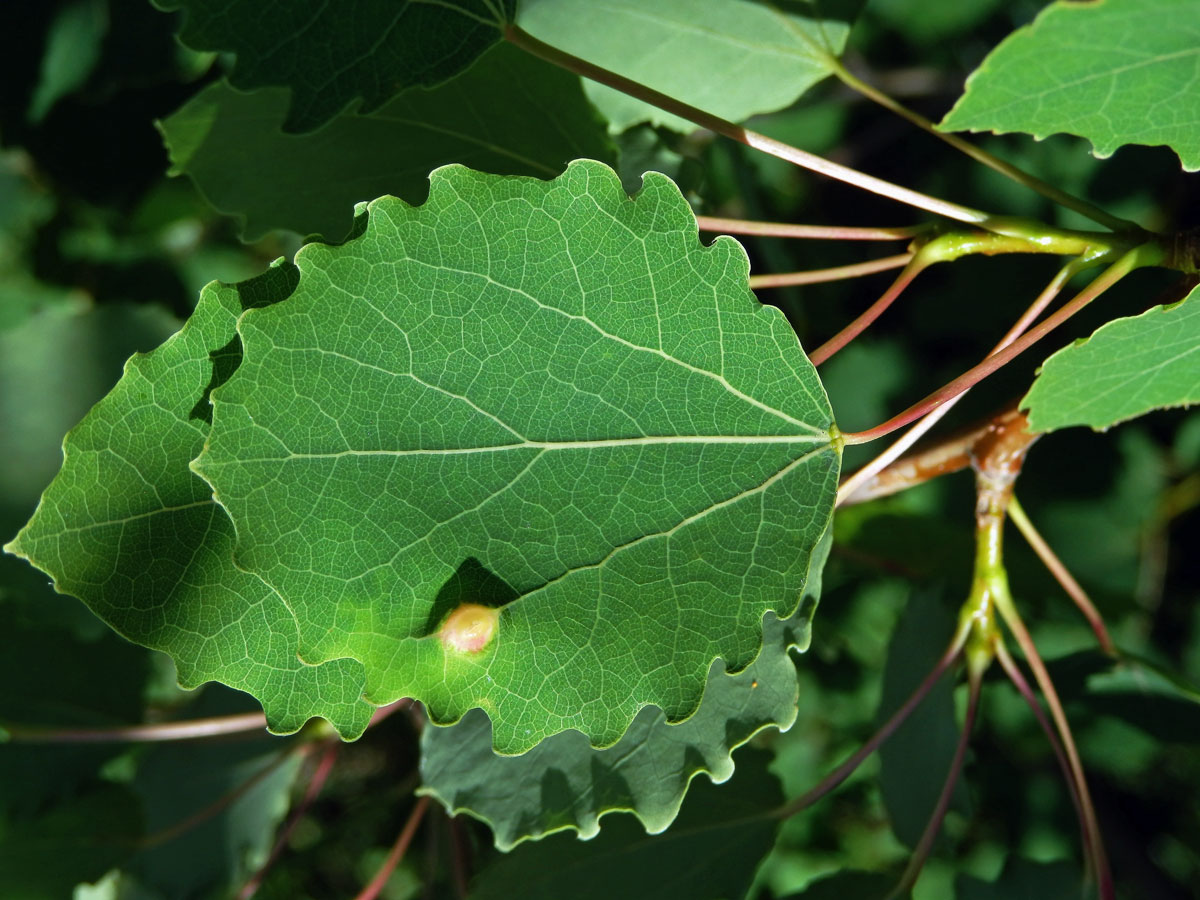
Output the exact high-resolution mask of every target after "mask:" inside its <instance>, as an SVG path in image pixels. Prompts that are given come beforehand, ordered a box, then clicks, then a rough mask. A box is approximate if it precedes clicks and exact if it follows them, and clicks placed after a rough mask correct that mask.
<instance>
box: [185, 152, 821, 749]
mask: <svg viewBox="0 0 1200 900" xmlns="http://www.w3.org/2000/svg"><path fill="white" fill-rule="evenodd" d="M368 209H369V215H370V219H369V222H368V224H367V226H366V229H365V231H364V233H363V234H362V236H361V237H359V238H357V239H355V240H354V241H351V242H348V243H346V244H343V245H341V246H340V247H325V246H323V245H319V244H309V245H308V246H306V247H305V248H304V250H303V251H301V253H300V254H299V255H298V256H297V266H299V268H300V284H299V287H298V288H297V289H296V291H295V293H294V294H293V295H292V296H291V297H290V298H289V299H288V301H287V302H286V303H282V304H278V305H276V306H273V307H269V308H266V309H258V310H253V311H251V312H248V313H246V314H245V315H243V316H242V317H241V319H240V320H239V323H238V331H239V334H240V336H241V340H242V342H243V346H244V348H245V358H244V360H243V361H242V364H241V366H240V367H239V368H238V370H237V372H235V373H234V374H233V375H232V377H231V378H230V380H229V381H228V383H226V384H224V385H223V386H221V387H220V388H218V389H216V390H214V392H213V406H214V413H213V430H212V434H211V436H210V438H209V440H208V441H207V443H206V445H205V448H204V452H203V454H202V455H201V456H200V457H199V459H198V460H196V462H195V463H194V464H193V467H194V469H195V470H196V471H198V472H199V473H200V474H201V475H203V477H204V478H205V479H206V480H208V481H209V483H210V484H211V485H212V486H213V489H214V491H215V492H216V495H217V496H218V497H219V498H220V502H221V504H222V505H223V507H224V508H225V509H226V510H228V511H229V514H230V518H231V519H232V520H233V522H234V525H235V528H236V531H237V536H238V547H237V555H238V564H239V565H240V566H242V567H244V568H245V569H246V570H248V571H251V572H254V573H255V574H257V575H258V576H260V577H261V578H262V579H264V580H265V581H266V582H267V583H269V584H270V585H272V586H273V587H274V588H275V589H276V590H277V591H278V592H279V594H280V596H281V597H284V598H285V599H286V602H287V604H288V608H289V609H290V610H291V612H292V614H293V615H294V617H295V621H296V622H297V623H298V624H299V626H300V633H301V641H300V653H301V656H302V657H303V658H304V659H306V660H309V661H313V662H318V661H324V660H333V659H339V658H345V657H350V658H353V659H358V660H362V661H363V663H364V664H365V666H366V672H367V683H366V693H365V695H366V696H367V697H368V698H369V699H371V700H372V702H376V703H381V704H382V703H387V702H390V701H391V700H395V699H397V698H399V697H413V698H415V699H419V700H421V701H422V702H424V703H425V704H426V708H427V709H428V710H429V713H430V716H431V718H433V719H434V720H435V721H438V722H447V723H449V722H454V721H457V720H458V719H459V718H460V717H461V716H462V715H464V714H465V713H466V712H467V710H469V709H472V708H474V707H480V708H482V709H484V710H485V711H486V712H487V713H488V714H489V716H490V717H491V719H492V723H493V738H494V740H495V743H496V748H497V750H499V751H500V752H502V753H517V752H524V751H526V750H528V749H530V748H532V747H533V746H534V745H535V744H537V743H538V742H539V741H540V740H542V739H543V738H544V737H546V736H548V735H550V734H555V733H557V732H560V731H565V730H567V729H568V728H576V729H578V730H580V731H582V732H584V733H585V734H586V735H587V736H588V738H589V739H590V740H591V741H592V743H593V744H594V745H596V746H605V745H608V744H612V743H615V742H616V741H617V740H619V739H620V737H621V735H622V734H624V733H625V731H626V729H627V728H628V727H629V724H630V722H631V721H632V720H633V718H634V716H635V715H636V713H637V711H638V710H639V709H640V708H641V707H642V706H645V705H646V704H651V703H652V704H654V705H656V706H658V707H660V708H661V709H663V710H664V712H665V713H666V714H667V718H668V719H669V720H672V721H679V720H681V719H684V718H687V717H688V716H690V715H691V714H692V713H693V712H694V711H695V709H696V707H697V706H698V705H699V702H700V696H701V694H702V693H703V690H704V684H705V682H706V680H707V678H708V672H709V668H710V666H711V664H712V661H713V660H714V659H715V658H717V657H721V658H722V659H724V660H725V661H726V663H727V664H728V666H729V668H730V670H731V671H737V670H740V669H742V668H743V667H745V666H746V665H748V664H749V663H751V662H752V661H753V660H754V658H755V657H756V656H757V655H758V652H759V649H760V647H761V643H762V635H763V632H762V617H763V615H764V614H765V613H766V612H767V611H768V610H775V611H777V612H779V613H781V614H783V615H790V614H791V613H792V612H793V611H794V609H795V608H796V606H798V605H799V603H800V599H801V596H802V594H803V591H804V587H805V584H806V583H807V581H808V579H809V577H810V575H813V574H815V571H814V568H813V561H814V558H815V554H816V551H817V548H818V546H819V545H820V543H821V539H822V537H823V536H824V534H825V532H826V529H827V527H828V523H829V516H830V514H831V512H832V503H833V495H834V493H835V489H836V483H837V473H838V457H839V454H838V448H836V447H835V446H834V445H833V441H832V439H831V437H830V430H829V429H830V426H831V425H832V415H831V412H830V410H829V408H828V405H827V403H826V400H825V395H824V391H823V389H822V388H821V385H820V381H819V379H818V378H817V376H816V372H815V370H814V369H813V367H812V364H811V363H810V362H809V361H808V359H807V357H805V355H804V352H803V350H802V349H801V348H800V345H799V343H798V342H797V340H796V336H795V334H794V332H792V330H791V329H790V328H789V327H788V325H787V323H786V321H785V320H784V318H783V316H782V315H781V314H780V313H779V311H778V310H775V309H771V308H769V307H763V306H761V305H760V304H759V303H758V302H757V301H756V300H755V299H754V297H753V295H752V294H751V293H750V291H749V288H748V286H747V280H746V279H747V270H748V264H747V260H746V256H745V253H744V251H743V250H742V248H741V247H740V246H739V245H738V244H737V243H736V242H734V241H732V240H730V239H727V238H726V239H718V240H717V241H715V242H713V243H712V244H711V245H710V246H708V247H705V246H703V245H702V244H701V243H700V241H699V238H698V235H697V231H696V222H695V218H694V216H693V214H692V212H691V210H690V208H689V207H688V205H687V203H686V202H685V201H684V199H683V198H682V197H681V196H680V194H679V191H678V188H677V187H676V186H675V185H674V184H673V183H671V182H670V181H669V180H668V179H666V178H664V177H662V176H659V175H650V176H648V177H647V178H646V182H645V186H644V187H643V188H642V190H641V192H640V193H639V194H638V196H637V197H636V198H635V199H633V200H631V199H630V198H628V197H627V196H626V195H625V193H624V191H623V190H622V189H621V184H620V181H619V180H618V178H617V175H616V173H615V172H613V171H612V170H611V169H609V168H608V167H606V166H604V165H603V164H602V163H598V162H595V161H590V160H577V161H575V162H573V163H572V164H571V165H570V166H569V167H568V168H567V171H566V173H564V174H563V175H561V176H559V177H558V178H557V179H555V180H554V181H552V182H549V183H546V182H541V181H536V180H534V179H529V178H500V177H496V176H491V175H485V174H482V173H476V172H471V171H470V170H468V169H464V168H461V167H448V168H444V169H441V170H439V171H438V172H436V173H434V175H433V177H432V179H431V189H430V195H429V200H428V201H426V203H425V204H424V206H421V207H417V208H414V207H410V206H408V205H407V204H405V203H403V202H402V201H399V200H396V199H394V198H387V197H385V198H381V199H379V200H377V201H375V202H374V203H372V204H370V206H369V207H368ZM535 247H536V248H537V249H536V252H531V248H535ZM700 473H703V477H699V476H700ZM418 485H419V488H417V487H414V486H418ZM351 547H352V548H353V552H348V548H351ZM468 574H469V575H472V577H475V578H483V579H484V580H490V581H492V582H495V584H496V592H495V593H496V597H497V598H498V602H497V603H496V604H494V607H499V611H498V613H497V616H498V625H497V630H496V632H495V640H492V641H490V643H487V644H486V646H484V647H483V648H480V649H479V650H478V651H466V650H458V649H455V648H454V647H452V646H450V645H448V644H446V643H444V642H443V641H442V640H441V639H439V629H440V628H441V627H442V624H443V622H445V621H446V619H447V617H448V615H449V614H450V613H451V611H452V610H454V609H455V608H456V607H457V606H458V605H459V603H460V602H461V601H462V600H463V599H464V596H463V594H462V587H463V585H462V583H461V578H462V576H464V575H468ZM731 597H738V598H739V599H738V602H737V603H731V602H730V598H731Z"/></svg>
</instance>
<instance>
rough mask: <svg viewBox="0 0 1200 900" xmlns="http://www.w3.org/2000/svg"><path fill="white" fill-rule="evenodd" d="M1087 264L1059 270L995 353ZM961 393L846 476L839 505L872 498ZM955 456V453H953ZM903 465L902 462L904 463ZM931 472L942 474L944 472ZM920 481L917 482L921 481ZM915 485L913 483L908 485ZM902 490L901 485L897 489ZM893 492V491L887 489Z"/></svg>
mask: <svg viewBox="0 0 1200 900" xmlns="http://www.w3.org/2000/svg"><path fill="white" fill-rule="evenodd" d="M1085 264H1086V263H1085V262H1084V261H1083V260H1080V259H1073V260H1071V261H1070V262H1068V263H1067V264H1066V265H1064V266H1063V267H1062V268H1061V269H1059V270H1058V274H1056V275H1055V276H1054V277H1053V278H1052V279H1051V280H1050V283H1049V284H1047V285H1046V286H1045V287H1044V288H1042V292H1041V293H1040V294H1038V295H1037V297H1036V298H1035V299H1034V301H1033V303H1031V304H1030V305H1029V307H1028V308H1027V309H1026V310H1025V312H1024V313H1022V314H1021V318H1019V319H1018V320H1017V321H1016V322H1015V323H1014V324H1013V326H1012V328H1010V329H1009V330H1008V332H1007V333H1006V334H1005V335H1004V337H1002V338H1001V339H1000V343H998V344H997V345H996V346H995V347H993V348H992V353H998V352H999V351H1000V350H1002V349H1004V348H1005V347H1007V346H1008V345H1009V344H1011V343H1012V342H1013V341H1015V340H1016V339H1017V338H1019V337H1020V336H1021V335H1022V334H1024V332H1025V330H1026V329H1027V328H1028V327H1029V326H1030V325H1031V324H1032V323H1033V322H1034V321H1035V320H1036V319H1037V317H1038V316H1039V315H1041V314H1042V311H1043V310H1044V309H1045V308H1046V307H1047V306H1048V305H1049V304H1050V302H1051V301H1052V300H1053V299H1054V298H1055V297H1057V296H1058V294H1059V292H1060V291H1061V290H1062V289H1063V286H1064V285H1066V283H1067V282H1068V281H1070V280H1071V278H1072V277H1074V275H1075V274H1076V273H1077V272H1078V271H1079V270H1080V268H1082V266H1084V265H1085ZM961 397H962V394H959V396H958V397H955V398H953V399H951V400H947V401H946V402H945V403H943V404H942V405H941V406H939V407H937V408H936V409H934V410H931V411H930V412H929V413H928V414H926V415H925V416H924V417H923V418H922V419H921V421H919V422H918V423H917V424H916V425H914V426H913V427H912V428H910V429H909V430H908V431H906V432H905V433H904V435H903V436H901V437H900V439H899V440H897V441H895V442H894V443H892V445H891V446H890V447H888V448H887V449H886V450H884V451H883V452H882V453H880V454H879V455H878V456H877V457H875V458H874V459H873V460H871V461H870V462H869V463H867V464H866V465H865V466H863V467H862V468H861V469H859V470H858V471H857V472H855V473H854V474H853V475H851V476H850V477H849V478H847V479H846V480H845V481H843V482H842V484H841V486H840V487H839V488H838V496H837V505H838V506H843V505H846V504H848V503H858V502H861V501H862V500H867V499H871V497H870V496H863V494H866V495H870V494H871V491H872V490H873V485H874V483H875V481H876V480H877V479H880V480H881V479H882V474H883V472H884V470H885V469H887V468H888V467H889V466H891V464H892V463H893V462H895V460H896V459H897V458H899V456H900V455H901V454H902V453H904V451H905V450H907V449H908V448H909V447H911V446H912V445H913V444H915V443H916V442H917V441H918V440H920V438H921V437H922V436H923V435H924V434H926V433H927V432H928V431H929V429H931V428H932V427H933V426H934V425H936V424H937V423H938V422H939V421H940V420H941V419H942V418H943V417H944V416H945V415H946V414H947V413H948V412H950V410H951V409H953V408H954V405H955V404H956V403H958V401H959V399H961ZM951 455H953V454H951ZM902 465H903V463H902ZM932 474H943V473H941V472H938V473H932ZM920 483H921V482H920V481H917V482H914V484H920ZM906 486H912V485H906ZM896 489H897V490H899V489H900V488H896ZM888 493H892V491H888Z"/></svg>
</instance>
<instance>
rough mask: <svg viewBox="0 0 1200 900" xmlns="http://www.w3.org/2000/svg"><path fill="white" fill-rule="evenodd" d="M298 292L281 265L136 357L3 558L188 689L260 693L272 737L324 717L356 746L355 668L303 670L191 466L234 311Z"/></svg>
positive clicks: (72, 442)
mask: <svg viewBox="0 0 1200 900" xmlns="http://www.w3.org/2000/svg"><path fill="white" fill-rule="evenodd" d="M293 283H294V277H293V270H291V269H290V267H279V268H274V269H271V270H269V271H268V273H267V274H266V275H264V276H262V277H260V278H258V279H255V280H253V281H249V282H243V283H242V284H239V285H236V286H232V287H230V286H225V285H219V284H216V283H214V284H212V285H210V286H209V287H207V288H205V289H204V291H203V292H202V294H201V297H200V303H199V305H198V306H197V307H196V311H195V313H193V315H192V318H191V319H189V320H188V323H187V325H185V326H184V328H183V330H182V331H181V332H179V333H178V334H176V335H175V336H174V337H172V338H170V339H168V340H167V342H166V343H165V344H163V345H162V346H161V347H159V348H158V349H157V350H155V351H153V352H151V353H148V354H145V355H138V356H134V357H133V358H132V359H130V361H129V362H128V363H127V364H126V367H125V374H124V375H123V376H122V378H121V381H120V382H119V383H118V384H117V386H116V387H115V388H113V390H112V392H111V393H109V395H108V396H107V397H105V398H104V399H103V400H101V401H100V402H99V403H98V404H96V406H95V407H93V408H92V410H91V412H89V413H88V414H87V416H86V417H84V419H83V421H82V422H80V423H79V425H77V426H76V427H75V428H74V429H72V431H71V432H70V433H69V434H68V435H67V437H66V440H65V441H64V446H63V455H64V460H63V466H62V469H61V470H60V472H59V473H58V475H57V477H56V478H55V479H54V481H53V482H52V483H51V485H50V487H48V488H47V489H46V492H45V494H43V495H42V500H41V503H40V504H39V506H38V509H37V512H36V513H35V514H34V516H33V518H32V519H30V521H29V523H28V524H27V525H26V526H25V528H24V529H23V530H22V531H21V533H20V534H19V535H18V536H17V537H16V539H15V540H13V541H12V543H10V544H9V545H8V546H6V547H5V549H6V550H7V551H8V552H10V553H15V554H17V555H18V556H22V557H24V558H26V559H28V560H29V561H30V562H31V563H33V564H34V565H35V566H37V567H38V568H39V569H41V570H42V571H44V572H46V573H47V574H48V575H50V576H51V578H53V579H54V582H55V587H56V588H57V589H58V590H59V591H61V592H63V593H68V594H73V595H75V596H76V597H79V598H80V599H81V600H83V601H84V603H86V604H87V605H88V606H89V607H90V608H91V609H92V611H93V612H95V613H96V614H97V615H98V616H100V618H102V619H104V621H106V622H107V623H108V624H109V625H111V626H112V627H113V628H114V629H115V630H116V631H118V632H120V633H121V634H123V635H124V636H125V637H127V638H129V639H130V640H132V641H135V642H136V643H139V644H143V645H144V646H147V647H152V648H155V649H159V650H163V651H165V652H167V653H169V654H170V655H171V656H172V657H173V658H174V660H175V663H176V666H177V667H178V670H179V679H180V683H181V684H183V685H184V686H185V687H196V686H198V685H200V684H201V683H203V682H205V681H220V682H223V683H224V684H227V685H229V686H231V687H235V688H237V689H239V690H243V691H246V692H248V693H250V694H253V695H254V696H255V697H256V698H258V700H259V701H260V702H261V703H262V704H263V709H264V711H265V712H266V714H267V720H268V723H269V725H270V727H271V729H272V730H274V731H277V732H291V731H295V730H297V729H298V728H299V727H300V726H301V725H303V724H304V722H305V721H307V720H308V719H309V718H310V717H312V716H323V717H325V718H327V719H328V720H329V721H331V722H332V723H333V724H334V725H335V727H337V728H338V730H339V731H340V732H341V733H342V735H343V736H344V737H354V736H357V735H358V734H361V733H362V731H363V729H364V728H365V727H366V724H367V720H368V718H369V716H370V711H371V710H370V707H369V705H368V704H366V703H364V702H363V701H362V700H361V698H360V694H361V690H362V677H363V676H362V666H361V665H360V664H359V663H357V662H355V661H354V660H335V661H331V662H329V663H327V664H325V665H322V666H317V667H314V666H309V665H305V664H304V663H302V662H300V660H299V658H298V655H297V643H296V640H297V635H296V625H295V622H294V621H293V620H292V617H291V615H290V613H289V612H288V610H287V608H286V607H285V606H284V605H283V603H282V602H281V601H280V599H279V597H278V596H276V595H275V593H274V592H273V591H271V589H270V588H268V587H267V586H266V585H265V584H263V583H262V582H261V581H259V580H258V579H257V578H255V577H254V576H253V575H249V574H246V573H244V572H241V571H239V570H238V569H237V568H236V567H235V566H234V564H233V555H232V553H233V537H234V535H233V527H232V525H231V524H230V522H229V520H228V518H227V517H226V516H225V513H224V511H223V510H222V509H221V508H220V507H219V506H218V505H217V504H216V503H214V502H213V501H212V497H211V494H210V491H209V488H208V485H206V484H205V483H204V482H203V481H201V480H200V479H199V478H197V477H196V476H195V475H193V474H192V473H191V472H190V471H189V470H188V463H189V461H190V460H191V459H192V458H193V457H194V456H195V455H196V454H197V453H199V452H200V449H201V448H202V447H203V445H204V440H205V437H206V435H207V433H208V430H209V426H208V422H207V421H206V417H207V416H208V415H209V414H210V412H211V411H210V409H209V408H208V404H207V402H206V394H207V392H208V390H209V389H210V388H211V386H212V385H214V384H218V383H220V381H221V380H222V379H223V378H226V377H228V375H229V372H230V371H231V369H233V368H234V367H236V365H237V362H238V355H239V352H238V344H237V335H236V332H235V331H234V323H235V321H236V319H237V316H238V314H240V312H241V311H242V308H243V306H253V305H257V304H262V303H266V302H273V301H274V300H277V299H279V298H281V297H285V296H287V292H288V290H289V289H290V287H291V285H292V284H293Z"/></svg>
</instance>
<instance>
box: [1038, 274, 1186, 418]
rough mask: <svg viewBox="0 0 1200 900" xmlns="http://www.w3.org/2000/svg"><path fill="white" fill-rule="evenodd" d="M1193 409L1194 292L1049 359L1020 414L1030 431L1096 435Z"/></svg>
mask: <svg viewBox="0 0 1200 900" xmlns="http://www.w3.org/2000/svg"><path fill="white" fill-rule="evenodd" d="M1193 403H1200V289H1193V290H1192V292H1191V293H1190V294H1188V296H1187V297H1185V298H1184V299H1183V300H1181V301H1180V302H1179V303H1176V304H1174V305H1172V306H1169V307H1167V306H1155V307H1153V308H1152V309H1148V310H1147V311H1146V312H1144V313H1142V314H1141V315H1140V316H1132V317H1129V318H1123V319H1115V320H1113V321H1111V322H1108V323H1106V324H1105V325H1102V326H1101V327H1100V328H1098V329H1096V331H1095V332H1093V334H1092V335H1091V337H1088V338H1085V339H1083V340H1080V341H1076V342H1075V343H1074V344H1071V345H1070V346H1067V347H1064V348H1063V349H1061V350H1059V351H1058V352H1057V353H1055V354H1053V355H1052V356H1051V357H1050V358H1049V359H1047V360H1046V361H1045V362H1044V363H1043V364H1042V368H1041V370H1040V372H1039V374H1038V377H1037V379H1036V380H1035V381H1034V383H1033V386H1032V387H1031V388H1030V389H1029V392H1028V393H1027V394H1026V395H1025V397H1024V398H1023V399H1022V400H1021V407H1022V408H1023V409H1028V410H1029V425H1030V428H1032V429H1034V430H1037V431H1054V430H1057V429H1059V428H1066V427H1069V426H1071V425H1087V426H1088V427H1090V428H1093V429H1096V430H1097V431H1099V430H1102V429H1105V428H1108V427H1110V426H1112V425H1115V424H1117V423H1118V422H1123V421H1126V420H1128V419H1132V418H1135V417H1137V416H1140V415H1143V414H1145V413H1147V412H1150V411H1151V410H1154V409H1163V408H1166V407H1172V406H1188V405H1190V404H1193Z"/></svg>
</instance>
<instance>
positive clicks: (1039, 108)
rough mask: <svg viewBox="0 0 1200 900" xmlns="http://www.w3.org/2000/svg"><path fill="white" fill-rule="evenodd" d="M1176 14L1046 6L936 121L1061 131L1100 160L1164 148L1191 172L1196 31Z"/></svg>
mask: <svg viewBox="0 0 1200 900" xmlns="http://www.w3.org/2000/svg"><path fill="white" fill-rule="evenodd" d="M1179 10H1180V7H1179V4H1178V3H1175V2H1173V0H1103V2H1099V3H1068V2H1062V0H1059V2H1056V3H1052V4H1051V5H1050V6H1048V7H1046V9H1044V10H1043V11H1042V12H1041V13H1040V14H1039V15H1038V17H1037V19H1036V20H1035V21H1034V23H1033V24H1032V25H1029V26H1026V27H1025V28H1022V29H1019V30H1018V31H1016V32H1014V33H1013V34H1011V35H1010V36H1009V37H1008V38H1006V39H1005V40H1004V41H1003V42H1002V43H1001V44H1000V45H999V46H998V47H997V48H996V49H995V50H993V51H992V53H991V54H989V55H988V57H987V59H985V60H984V62H983V63H982V64H981V65H980V67H979V68H978V69H976V70H975V72H974V73H972V75H971V77H970V78H969V79H968V80H967V89H966V92H965V93H964V94H963V96H962V97H960V98H959V100H958V102H957V103H956V104H955V105H954V108H953V109H951V110H950V112H949V113H948V114H947V115H946V117H945V118H944V119H943V120H942V122H941V124H940V125H939V126H938V127H939V128H941V129H942V130H945V131H994V132H997V133H1003V132H1010V131H1023V132H1027V133H1029V134H1032V135H1033V136H1034V137H1035V138H1037V139H1039V140H1040V139H1042V138H1044V137H1047V136H1048V135H1050V134H1054V133H1056V132H1067V133H1069V134H1077V135H1080V136H1082V137H1085V138H1087V139H1088V140H1090V141H1091V142H1092V145H1093V147H1094V153H1095V155H1096V156H1098V157H1100V158H1101V159H1104V158H1106V157H1108V156H1111V155H1112V153H1113V152H1114V151H1115V150H1116V149H1117V148H1118V147H1120V146H1121V145H1122V144H1127V143H1136V144H1149V145H1155V144H1166V145H1167V146H1169V147H1171V149H1173V150H1174V151H1175V152H1176V153H1177V154H1178V155H1179V158H1180V161H1181V162H1182V164H1183V168H1184V170H1185V171H1188V172H1194V171H1196V170H1197V169H1200V137H1198V135H1200V127H1198V126H1200V102H1198V101H1197V98H1196V93H1195V91H1194V90H1192V89H1191V88H1192V85H1193V84H1194V81H1195V78H1196V72H1197V67H1198V66H1200V49H1197V48H1200V31H1197V28H1196V24H1195V21H1194V19H1189V18H1187V17H1182V18H1181V17H1180V16H1179V14H1178V13H1179Z"/></svg>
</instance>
